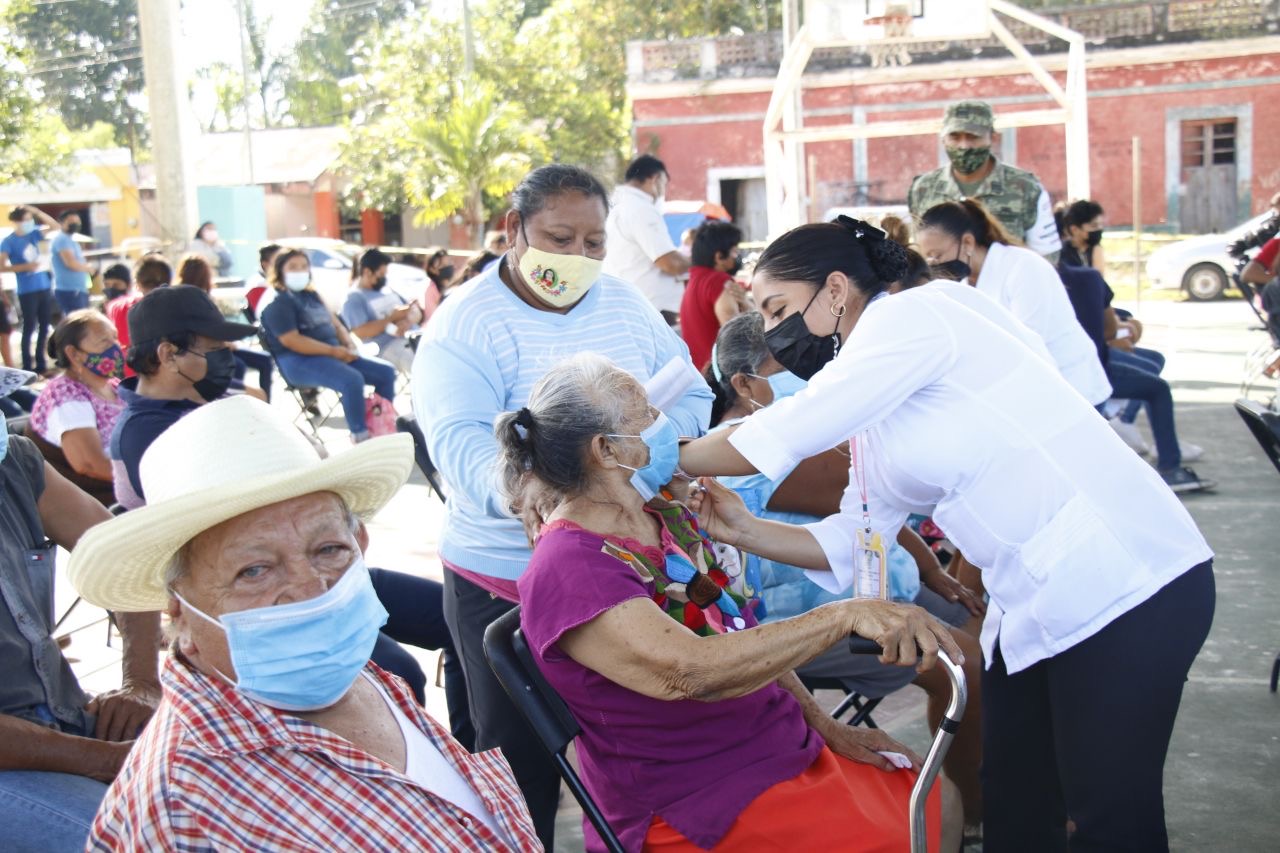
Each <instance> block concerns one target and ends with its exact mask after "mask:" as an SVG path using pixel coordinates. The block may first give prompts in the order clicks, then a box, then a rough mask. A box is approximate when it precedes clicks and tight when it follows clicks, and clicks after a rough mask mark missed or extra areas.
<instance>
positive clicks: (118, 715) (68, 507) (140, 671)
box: [36, 462, 160, 740]
mask: <svg viewBox="0 0 1280 853" xmlns="http://www.w3.org/2000/svg"><path fill="white" fill-rule="evenodd" d="M44 484H45V485H44V492H43V494H41V495H40V500H39V501H38V502H37V503H36V509H37V510H38V511H39V513H40V523H41V524H42V525H43V526H44V531H45V533H46V534H47V535H48V537H49V538H50V539H52V540H53V541H54V542H56V543H57V544H59V545H61V546H62V547H63V548H64V549H66V550H68V551H71V550H73V549H74V548H75V546H76V543H77V542H79V541H80V537H81V536H83V535H84V532H85V531H86V530H88V529H89V528H90V527H92V526H94V525H95V524H100V523H102V522H104V521H108V520H110V518H111V513H109V512H107V510H106V508H104V507H103V506H102V504H100V503H98V502H97V501H95V500H94V499H93V498H91V497H89V496H88V495H87V494H85V493H84V492H83V491H81V490H80V489H78V488H76V487H75V486H74V485H73V484H72V483H71V482H70V481H69V480H67V479H66V478H65V477H63V476H62V475H61V474H59V473H58V472H57V471H55V470H54V469H53V468H52V467H51V466H50V465H49V463H47V462H46V463H45V466H44ZM117 624H119V626H120V634H121V636H122V637H123V638H124V678H123V679H122V682H121V687H120V689H119V690H114V691H111V692H109V693H105V694H103V695H102V696H99V697H97V698H95V699H93V700H91V701H90V702H89V705H88V706H87V708H86V710H88V711H89V712H90V713H94V714H97V715H98V724H97V729H96V730H95V735H96V736H97V737H99V738H103V739H107V740H128V739H132V738H133V737H134V736H136V734H137V730H138V728H140V727H141V726H142V724H144V723H145V722H146V721H147V720H148V719H149V718H150V717H151V714H152V713H153V712H154V711H155V707H156V705H157V704H158V703H159V701H160V679H159V675H158V665H159V661H158V655H157V651H158V646H157V640H158V638H159V636H160V614H159V613H158V612H157V613H123V614H119V615H118V616H117Z"/></svg>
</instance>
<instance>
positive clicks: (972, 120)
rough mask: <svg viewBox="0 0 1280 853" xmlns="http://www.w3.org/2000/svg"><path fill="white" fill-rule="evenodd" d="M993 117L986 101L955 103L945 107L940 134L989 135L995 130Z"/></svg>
mask: <svg viewBox="0 0 1280 853" xmlns="http://www.w3.org/2000/svg"><path fill="white" fill-rule="evenodd" d="M995 126H996V122H995V116H994V115H993V114H992V112H991V105H990V104H988V103H987V102H986V101H956V102H955V103H954V104H949V105H948V106H947V112H946V114H945V115H944V117H943V119H942V132H943V134H944V135H945V134H948V133H957V132H958V133H972V134H982V133H990V132H991V131H993V130H995Z"/></svg>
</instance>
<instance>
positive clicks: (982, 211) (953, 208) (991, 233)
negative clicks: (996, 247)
mask: <svg viewBox="0 0 1280 853" xmlns="http://www.w3.org/2000/svg"><path fill="white" fill-rule="evenodd" d="M925 228H936V229H938V230H939V231H942V232H943V233H945V234H947V235H949V236H950V237H951V238H952V239H954V240H960V239H962V238H963V237H964V235H966V234H972V235H973V241H974V242H975V243H976V244H978V245H979V246H981V247H982V248H984V249H989V248H991V244H992V243H1003V244H1004V245H1006V246H1021V245H1022V241H1021V240H1019V239H1018V238H1016V237H1014V236H1013V235H1012V234H1010V233H1009V232H1008V231H1007V230H1005V227H1004V226H1003V225H1001V224H1000V221H999V220H998V219H996V218H995V217H994V216H992V215H991V211H989V210H987V209H986V207H984V206H983V204H982V202H980V201H976V200H975V199H971V198H966V199H962V200H960V201H944V202H942V204H935V205H934V206H933V207H931V208H929V209H928V210H926V211H925V212H924V215H923V216H921V217H920V230H923V229H925Z"/></svg>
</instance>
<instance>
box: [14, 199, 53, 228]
mask: <svg viewBox="0 0 1280 853" xmlns="http://www.w3.org/2000/svg"><path fill="white" fill-rule="evenodd" d="M22 209H23V210H25V211H27V212H28V213H30V214H31V215H32V216H34V217H35V218H36V219H39V220H40V221H41V222H42V223H43V224H44V227H45V228H52V229H53V230H54V231H60V230H62V226H61V225H59V224H58V220H56V219H54V218H53V217H52V216H50V215H49V214H47V213H45V212H44V211H43V210H41V209H40V208H38V207H36V206H35V205H33V204H24V205H23V206H22Z"/></svg>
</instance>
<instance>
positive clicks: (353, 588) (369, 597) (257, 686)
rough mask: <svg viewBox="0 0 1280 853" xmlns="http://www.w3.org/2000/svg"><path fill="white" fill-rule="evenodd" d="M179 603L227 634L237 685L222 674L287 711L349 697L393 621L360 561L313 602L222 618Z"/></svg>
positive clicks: (246, 692) (264, 701)
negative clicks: (382, 630) (380, 636)
mask: <svg viewBox="0 0 1280 853" xmlns="http://www.w3.org/2000/svg"><path fill="white" fill-rule="evenodd" d="M177 598H178V600H179V601H181V602H182V606H183V607H184V608H186V609H188V610H190V611H191V612H192V613H194V614H195V615H197V616H199V617H200V618H201V619H204V620H205V621H206V622H209V623H211V624H213V625H215V626H217V627H218V628H219V629H220V630H222V632H223V633H224V634H226V635H227V649H228V651H229V652H230V654H231V663H232V665H233V666H234V667H235V670H236V678H235V681H232V680H231V679H230V678H228V677H227V676H226V675H225V674H223V673H219V675H222V677H223V679H224V680H226V681H227V682H229V683H231V684H232V686H234V687H235V689H236V690H238V691H239V692H240V693H242V694H244V695H245V696H247V697H249V698H250V699H253V700H254V701H256V702H261V703H262V704H264V705H268V706H270V707H272V708H278V709H280V710H282V711H315V710H317V709H319V708H327V707H329V706H330V705H332V704H333V703H334V702H337V701H338V700H339V699H341V698H342V697H343V696H345V695H346V693H347V691H348V690H350V689H351V685H352V684H354V683H355V680H356V678H357V677H358V676H359V675H360V670H362V669H363V668H364V665H365V664H366V663H367V662H368V660H369V655H371V654H373V646H374V644H375V643H376V642H377V640H378V629H380V628H381V627H382V626H383V625H385V624H386V622H387V611H386V609H385V608H384V607H383V606H382V603H381V602H380V601H378V596H377V593H376V592H374V589H373V583H372V582H371V581H370V579H369V571H368V569H366V568H365V564H364V560H363V559H361V558H359V557H357V558H356V561H355V562H354V563H352V564H351V566H350V567H349V568H348V569H347V570H346V572H345V573H344V574H343V575H342V577H341V578H340V579H339V580H338V582H337V583H335V584H334V585H333V586H331V587H330V588H329V589H328V590H327V591H326V592H325V593H323V594H322V595H318V596H316V597H315V598H309V599H307V600H306V601H294V602H291V603H289V604H278V605H275V606H274V607H259V608H255V609H253V610H239V611H236V612H235V613H224V614H222V615H221V616H219V617H218V618H216V619H215V618H214V617H212V616H209V615H208V614H206V613H204V612H202V611H200V610H198V609H197V608H195V607H193V606H192V605H191V603H190V602H188V601H187V600H186V599H185V598H183V597H182V596H180V595H179V596H177Z"/></svg>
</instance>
